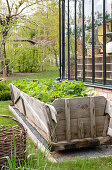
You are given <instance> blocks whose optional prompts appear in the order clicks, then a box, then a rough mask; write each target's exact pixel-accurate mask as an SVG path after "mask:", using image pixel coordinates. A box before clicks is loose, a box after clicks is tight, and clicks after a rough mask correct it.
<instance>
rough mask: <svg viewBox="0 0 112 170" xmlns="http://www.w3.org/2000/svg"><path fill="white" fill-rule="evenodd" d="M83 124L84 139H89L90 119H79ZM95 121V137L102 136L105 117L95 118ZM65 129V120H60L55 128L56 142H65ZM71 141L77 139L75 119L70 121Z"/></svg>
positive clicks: (76, 121)
mask: <svg viewBox="0 0 112 170" xmlns="http://www.w3.org/2000/svg"><path fill="white" fill-rule="evenodd" d="M81 119H82V122H83V127H84V137H85V138H89V137H91V123H90V122H91V120H90V118H81ZM95 119H96V120H95V121H96V136H97V137H98V136H102V134H103V129H104V122H105V116H97V117H96V118H95ZM65 129H66V122H65V120H60V121H58V122H57V127H56V135H57V138H58V141H60V140H66V137H65V133H66V131H65ZM71 139H78V120H77V119H71Z"/></svg>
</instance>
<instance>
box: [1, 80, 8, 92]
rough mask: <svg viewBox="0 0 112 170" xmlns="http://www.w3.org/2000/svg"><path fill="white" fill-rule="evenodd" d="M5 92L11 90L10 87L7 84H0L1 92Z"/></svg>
mask: <svg viewBox="0 0 112 170" xmlns="http://www.w3.org/2000/svg"><path fill="white" fill-rule="evenodd" d="M3 90H9V87H8V85H7V84H5V83H4V82H2V81H1V82H0V91H3Z"/></svg>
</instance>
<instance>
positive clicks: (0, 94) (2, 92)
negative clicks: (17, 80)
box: [0, 82, 11, 101]
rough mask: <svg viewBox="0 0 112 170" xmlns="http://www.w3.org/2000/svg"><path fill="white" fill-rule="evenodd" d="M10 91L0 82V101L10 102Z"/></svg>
mask: <svg viewBox="0 0 112 170" xmlns="http://www.w3.org/2000/svg"><path fill="white" fill-rule="evenodd" d="M10 99H11V97H10V89H9V87H8V85H6V84H5V83H4V82H0V101H5V100H10Z"/></svg>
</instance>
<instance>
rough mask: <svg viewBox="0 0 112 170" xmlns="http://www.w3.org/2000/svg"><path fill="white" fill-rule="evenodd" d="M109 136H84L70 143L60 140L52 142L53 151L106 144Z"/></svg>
mask: <svg viewBox="0 0 112 170" xmlns="http://www.w3.org/2000/svg"><path fill="white" fill-rule="evenodd" d="M109 139H110V137H109V136H107V137H98V138H94V139H93V138H86V139H75V140H72V141H71V142H70V143H69V142H67V141H61V142H58V143H53V145H54V149H55V151H59V150H66V149H78V148H84V147H85V148H86V147H93V146H98V145H100V144H106V143H107V142H108V141H109Z"/></svg>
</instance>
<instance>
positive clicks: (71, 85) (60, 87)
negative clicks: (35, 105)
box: [14, 79, 90, 103]
mask: <svg viewBox="0 0 112 170" xmlns="http://www.w3.org/2000/svg"><path fill="white" fill-rule="evenodd" d="M14 85H15V86H17V87H18V88H19V89H20V90H22V91H24V92H26V93H28V94H29V95H31V96H33V97H35V98H37V99H39V100H41V101H43V102H46V103H51V102H53V101H54V100H55V99H57V98H72V97H82V96H86V94H87V93H88V92H89V91H90V89H89V88H87V87H85V86H84V83H83V82H79V83H77V82H76V81H71V82H67V81H63V82H57V81H53V80H50V79H47V80H28V79H25V80H21V81H20V80H17V81H16V82H14Z"/></svg>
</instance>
